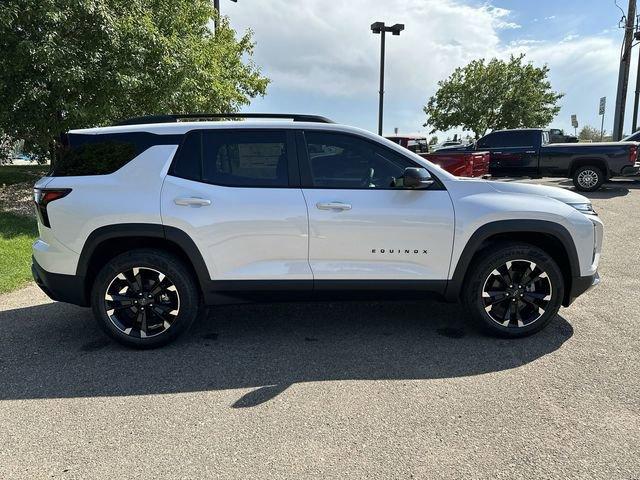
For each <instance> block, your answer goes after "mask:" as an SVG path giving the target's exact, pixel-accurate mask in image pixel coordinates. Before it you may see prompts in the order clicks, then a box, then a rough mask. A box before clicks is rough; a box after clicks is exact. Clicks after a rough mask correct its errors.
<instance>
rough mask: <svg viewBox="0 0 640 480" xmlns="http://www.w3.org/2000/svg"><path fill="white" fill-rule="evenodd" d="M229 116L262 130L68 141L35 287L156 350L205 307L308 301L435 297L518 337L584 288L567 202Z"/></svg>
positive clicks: (219, 125)
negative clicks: (457, 303)
mask: <svg viewBox="0 0 640 480" xmlns="http://www.w3.org/2000/svg"><path fill="white" fill-rule="evenodd" d="M235 116H241V117H251V116H261V117H268V118H270V119H271V120H270V121H257V122H256V121H244V122H238V121H211V120H208V121H203V120H202V118H203V117H205V116H204V115H195V116H193V117H197V119H198V121H184V120H187V119H189V118H188V117H189V116H162V117H147V118H143V119H133V120H132V121H127V122H124V124H120V125H117V126H113V127H104V128H92V129H85V130H72V131H70V132H69V133H68V134H67V135H66V136H65V141H64V142H63V144H64V148H63V149H62V150H61V152H60V154H59V156H58V158H57V160H56V162H55V164H54V167H53V169H52V172H51V173H50V174H49V175H48V176H46V177H44V178H42V179H40V180H39V181H38V182H37V184H36V185H35V202H36V210H37V212H38V218H39V231H40V238H39V239H38V240H37V241H36V242H35V243H34V245H33V257H34V258H33V275H34V278H35V279H36V281H37V282H38V284H39V285H40V286H41V287H42V289H43V290H44V291H45V292H46V293H47V294H48V295H49V296H50V297H51V298H52V299H54V300H59V301H65V302H70V303H74V304H77V305H82V306H89V305H90V306H91V307H92V308H93V312H94V314H95V317H96V319H97V320H98V323H99V324H100V325H101V327H102V328H103V329H104V330H105V332H106V333H108V334H109V335H110V336H111V337H113V338H114V339H116V340H118V341H119V342H121V343H124V344H126V345H129V346H135V347H154V346H159V345H162V344H165V343H167V342H169V341H170V340H173V339H174V338H176V337H177V336H178V335H179V334H180V333H182V332H184V331H185V330H186V329H187V328H188V327H189V326H190V325H191V323H192V322H193V321H194V319H195V318H196V317H197V316H198V314H199V312H200V310H201V307H203V306H205V305H218V304H222V303H240V302H246V301H273V300H282V299H285V300H298V299H308V298H325V299H327V298H328V299H335V298H365V297H369V298H375V299H380V298H385V297H386V298H391V299H398V298H406V297H408V296H410V297H414V298H416V297H417V298H426V297H428V296H431V295H436V296H440V297H443V298H444V299H446V300H448V301H456V300H461V301H463V302H464V303H465V304H466V305H467V307H468V309H469V312H470V317H471V318H472V319H473V320H475V321H476V322H477V323H478V324H479V325H481V326H482V327H484V328H485V329H486V330H488V331H490V332H492V333H494V334H498V335H502V336H507V337H521V336H524V335H528V334H531V333H533V332H536V331H538V330H540V329H542V328H543V327H544V326H545V325H546V324H547V323H548V322H549V321H550V320H551V319H552V318H553V316H554V315H555V314H556V313H557V311H558V309H559V308H560V305H565V306H567V305H569V304H570V303H571V302H572V301H573V300H574V299H575V298H576V297H577V296H578V295H580V294H582V293H583V292H585V291H586V290H587V289H588V288H589V287H590V286H592V285H594V284H596V283H597V282H598V278H599V277H598V274H597V266H598V261H599V258H600V251H601V246H602V223H601V222H600V220H599V219H598V217H597V215H596V214H595V213H594V211H593V209H592V207H591V203H590V202H589V200H588V199H586V198H585V197H583V196H581V195H578V194H576V193H573V192H570V191H567V190H563V189H558V188H554V187H544V186H538V185H524V184H518V183H503V182H500V183H498V182H491V181H485V180H477V179H461V178H457V177H454V176H452V175H450V174H449V173H447V172H445V171H444V170H442V169H440V168H438V167H436V166H435V165H433V164H431V163H429V162H428V161H426V160H424V159H422V158H421V157H419V156H418V155H415V154H413V153H411V152H410V151H408V150H406V149H404V148H402V147H401V146H399V145H397V144H395V143H393V142H391V141H389V140H385V139H384V138H381V137H379V136H377V135H373V134H371V133H369V132H366V131H364V130H360V129H356V128H351V127H346V126H342V125H337V124H334V123H331V122H330V121H328V120H326V119H324V118H322V117H313V116H299V115H235ZM207 117H214V116H207ZM221 117H234V115H222V116H221ZM281 117H286V118H288V119H289V120H293V121H282V120H280V121H277V120H274V119H276V118H278V119H280V118H281ZM192 120H193V119H192ZM423 315H428V310H425V312H424V313H423Z"/></svg>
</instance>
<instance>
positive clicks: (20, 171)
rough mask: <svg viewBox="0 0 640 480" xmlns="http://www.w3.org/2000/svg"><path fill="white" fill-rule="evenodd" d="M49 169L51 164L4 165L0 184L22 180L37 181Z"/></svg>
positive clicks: (9, 183)
mask: <svg viewBox="0 0 640 480" xmlns="http://www.w3.org/2000/svg"><path fill="white" fill-rule="evenodd" d="M48 171H49V165H2V166H0V186H2V184H4V185H13V184H14V183H22V182H32V183H35V181H36V180H37V179H39V178H40V177H42V176H44V174H45V173H47V172H48Z"/></svg>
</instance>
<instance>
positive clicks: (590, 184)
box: [573, 165, 606, 192]
mask: <svg viewBox="0 0 640 480" xmlns="http://www.w3.org/2000/svg"><path fill="white" fill-rule="evenodd" d="M605 180H606V178H605V175H604V173H603V172H602V170H601V169H599V168H598V167H594V166H591V165H585V166H582V167H578V168H577V169H576V171H575V172H574V173H573V185H574V186H575V187H576V189H577V190H580V191H582V192H593V191H595V190H598V189H599V188H600V187H601V186H602V184H603V183H604V181H605Z"/></svg>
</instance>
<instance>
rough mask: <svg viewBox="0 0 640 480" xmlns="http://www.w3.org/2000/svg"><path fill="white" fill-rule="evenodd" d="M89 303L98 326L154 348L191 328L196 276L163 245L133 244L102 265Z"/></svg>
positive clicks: (195, 310) (117, 337) (129, 342)
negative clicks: (144, 246) (134, 246)
mask: <svg viewBox="0 0 640 480" xmlns="http://www.w3.org/2000/svg"><path fill="white" fill-rule="evenodd" d="M114 295H117V296H115V297H114ZM153 302H156V303H155V304H154V303H153ZM125 305H126V306H125ZM141 305H142V306H141ZM91 308H92V310H93V314H94V317H95V319H96V320H97V322H98V325H100V328H102V330H104V332H105V333H106V334H107V335H109V336H110V337H111V338H113V339H114V340H116V341H117V342H119V343H121V344H123V345H125V346H127V347H133V348H155V347H160V346H162V345H166V344H167V343H169V342H171V341H173V340H175V339H176V338H177V337H178V336H179V335H181V334H182V333H184V332H185V331H187V330H188V329H189V327H190V326H191V324H192V323H193V322H194V320H195V319H196V318H197V317H198V315H199V313H200V310H201V301H200V292H199V289H198V286H197V284H196V281H195V279H194V277H193V275H192V273H191V272H190V270H189V269H188V268H187V267H186V266H185V264H184V263H183V262H182V261H181V260H180V259H178V258H177V257H175V256H174V255H171V254H170V253H168V252H165V251H163V250H155V249H137V250H131V251H129V252H126V253H123V254H121V255H118V256H117V257H115V258H113V259H112V260H110V261H109V262H108V264H106V265H105V266H104V267H103V268H102V269H101V270H100V272H99V273H98V275H97V277H96V279H95V282H94V284H93V289H92V291H91ZM108 311H109V312H111V314H109V313H107V312H108Z"/></svg>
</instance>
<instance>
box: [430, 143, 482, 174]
mask: <svg viewBox="0 0 640 480" xmlns="http://www.w3.org/2000/svg"><path fill="white" fill-rule="evenodd" d="M461 153H463V152H450V151H447V150H446V149H443V150H436V151H435V152H433V153H422V154H419V155H420V156H421V157H422V158H425V159H427V160H429V161H430V162H431V163H435V164H436V165H440V166H441V167H442V168H444V169H445V170H446V171H447V172H449V173H452V174H453V175H455V176H457V177H486V176H488V175H489V159H490V157H491V155H490V154H489V152H464V155H460V154H461Z"/></svg>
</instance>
